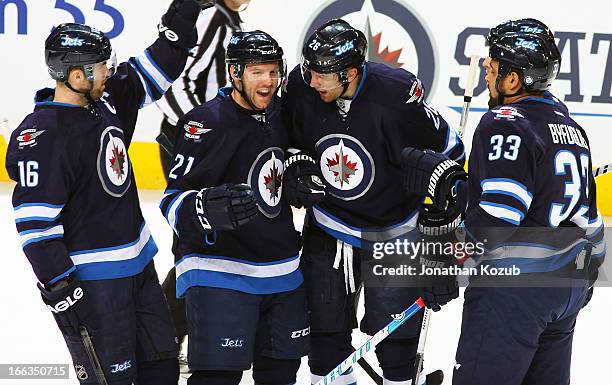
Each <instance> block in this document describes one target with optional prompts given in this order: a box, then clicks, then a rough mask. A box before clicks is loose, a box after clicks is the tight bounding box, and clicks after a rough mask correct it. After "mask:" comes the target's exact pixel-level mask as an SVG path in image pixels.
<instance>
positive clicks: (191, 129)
mask: <svg viewBox="0 0 612 385" xmlns="http://www.w3.org/2000/svg"><path fill="white" fill-rule="evenodd" d="M183 129H184V130H185V139H186V140H189V139H192V140H193V141H194V142H201V141H202V135H203V134H206V133H207V132H209V131H212V128H204V125H203V124H202V123H200V122H196V121H195V120H190V121H189V122H188V123H186V124H185V125H184V126H183Z"/></svg>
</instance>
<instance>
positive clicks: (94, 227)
mask: <svg viewBox="0 0 612 385" xmlns="http://www.w3.org/2000/svg"><path fill="white" fill-rule="evenodd" d="M186 59H187V52H186V51H184V50H181V49H177V48H174V46H172V45H170V44H168V42H166V41H165V40H162V39H158V40H157V41H156V42H155V43H154V44H153V45H151V46H150V47H149V48H147V49H146V50H145V51H144V53H143V55H141V56H139V57H135V58H131V59H130V60H129V61H128V62H126V63H122V64H121V65H120V66H119V67H118V71H117V73H116V74H115V75H114V76H113V77H111V78H110V79H108V80H107V82H106V84H105V92H104V96H103V97H102V98H101V99H100V100H99V101H97V102H95V103H94V104H93V105H92V106H91V108H86V107H80V106H75V105H69V104H63V103H56V102H53V101H52V100H53V95H54V91H53V90H52V89H45V90H41V91H39V92H38V93H37V97H36V101H37V103H36V107H35V109H34V112H33V113H31V114H29V115H28V116H27V117H26V118H25V119H24V121H23V122H22V123H21V124H20V125H19V127H17V129H15V131H14V132H13V133H12V135H11V140H10V143H9V146H8V152H7V157H6V167H7V170H8V173H9V176H10V177H11V179H13V180H15V181H16V182H17V186H16V187H15V190H14V192H13V206H14V208H15V221H16V223H17V231H18V232H19V235H20V237H21V241H22V245H23V250H24V252H25V254H26V256H27V257H28V259H29V261H30V263H31V264H32V267H33V269H34V272H35V274H36V276H37V277H38V279H39V281H40V282H42V283H44V284H51V283H54V282H56V281H57V280H59V279H61V278H62V277H65V276H66V275H68V274H72V275H73V276H76V277H77V278H78V279H83V280H93V279H110V278H120V277H127V276H131V275H135V274H137V273H139V272H141V271H142V270H143V268H144V267H145V266H146V265H147V263H149V261H150V260H151V258H153V256H154V255H155V253H156V252H157V247H156V246H155V242H154V241H153V239H152V238H151V234H150V232H149V229H148V228H147V226H146V224H145V222H144V220H143V217H142V213H141V211H140V207H139V203H138V194H137V191H136V184H135V181H134V174H133V171H132V165H131V163H130V160H129V157H128V151H127V150H128V147H129V145H130V142H131V140H132V135H133V133H134V127H135V125H136V118H137V116H138V110H139V108H140V107H142V106H144V105H146V104H148V103H151V102H153V101H154V100H156V99H158V98H159V97H161V95H162V94H163V92H164V91H165V90H166V89H167V88H168V87H169V86H170V84H171V83H172V81H173V79H175V78H177V77H178V76H179V75H180V73H181V71H182V69H183V66H184V65H185V61H186Z"/></svg>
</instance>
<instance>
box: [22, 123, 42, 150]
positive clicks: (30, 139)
mask: <svg viewBox="0 0 612 385" xmlns="http://www.w3.org/2000/svg"><path fill="white" fill-rule="evenodd" d="M43 132H45V130H40V131H38V130H37V129H36V128H28V129H25V130H23V131H21V132H20V133H19V135H18V136H17V143H19V149H20V150H21V149H22V148H24V147H34V146H36V144H37V143H36V138H37V137H38V136H39V135H41V134H42V133H43Z"/></svg>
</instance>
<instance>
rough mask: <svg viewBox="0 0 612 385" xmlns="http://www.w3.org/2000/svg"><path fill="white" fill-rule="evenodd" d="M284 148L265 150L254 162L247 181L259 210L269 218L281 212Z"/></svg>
mask: <svg viewBox="0 0 612 385" xmlns="http://www.w3.org/2000/svg"><path fill="white" fill-rule="evenodd" d="M283 160H284V153H283V150H282V149H280V148H278V147H270V148H267V149H265V150H263V151H262V152H261V153H260V154H259V155H258V156H257V159H255V162H253V165H252V166H251V170H250V171H249V177H248V180H247V183H248V184H249V186H251V189H252V190H253V193H254V194H255V197H256V198H257V205H258V207H259V211H260V212H261V213H262V214H263V215H265V216H266V217H268V218H274V217H275V216H277V215H278V214H279V213H280V210H281V207H282V205H281V204H280V203H281V200H282V199H281V197H282V192H283V171H284V167H283Z"/></svg>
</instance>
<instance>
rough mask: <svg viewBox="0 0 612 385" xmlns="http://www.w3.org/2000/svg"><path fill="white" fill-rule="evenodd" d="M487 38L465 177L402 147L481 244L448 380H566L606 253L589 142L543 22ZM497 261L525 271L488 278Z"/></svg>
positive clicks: (505, 28)
mask: <svg viewBox="0 0 612 385" xmlns="http://www.w3.org/2000/svg"><path fill="white" fill-rule="evenodd" d="M487 42H488V46H489V57H488V58H486V59H485V61H484V63H483V67H484V68H485V70H486V76H485V80H486V82H487V86H488V89H489V93H490V101H489V107H490V110H489V111H488V112H487V113H486V114H485V115H484V116H483V117H482V119H481V121H480V123H479V124H478V127H477V128H476V131H475V133H474V139H473V144H472V152H471V153H470V161H469V174H468V178H467V181H464V180H465V175H462V172H461V170H460V169H461V167H460V166H459V165H457V164H454V165H452V166H449V160H448V158H447V157H446V156H444V155H442V154H435V153H426V152H422V151H419V150H414V149H411V150H407V151H406V152H404V154H403V155H404V156H403V162H404V164H405V166H406V169H407V173H411V172H414V171H415V170H421V171H422V172H423V174H424V175H426V177H425V178H423V179H422V181H421V188H420V189H421V191H422V192H424V191H425V190H426V189H428V191H429V194H430V195H431V196H432V197H433V198H434V201H436V202H448V201H450V202H451V204H450V205H447V206H448V207H451V208H452V207H459V208H463V207H465V205H466V204H467V210H466V213H465V220H464V222H463V224H462V226H461V228H460V230H461V231H460V232H461V233H464V234H465V240H466V241H469V242H481V243H482V244H484V245H485V247H486V252H485V253H484V254H483V255H481V256H479V257H478V258H476V259H475V261H474V262H475V263H476V264H477V267H479V268H480V270H478V271H480V272H482V274H480V276H478V277H472V278H471V282H470V285H469V286H468V288H467V289H466V292H465V303H464V309H463V322H462V327H461V337H460V340H459V346H458V349H457V354H456V365H455V370H454V376H453V384H455V385H468V384H469V385H480V384H483V385H484V384H493V383H494V384H505V385H506V384H507V385H521V384H522V385H531V384H534V385H535V384H538V385H542V384H543V385H548V384H550V385H553V384H555V385H559V384H569V383H570V361H571V350H572V337H573V330H574V326H575V323H576V317H577V315H578V312H579V311H580V309H581V308H582V307H583V306H585V305H586V303H587V302H588V300H589V299H590V296H591V295H592V291H593V287H592V285H593V283H594V281H595V279H596V278H597V272H598V268H599V266H600V265H601V263H602V262H603V258H604V256H605V251H606V250H605V244H604V239H603V236H604V234H603V233H604V232H603V221H602V217H601V215H600V214H599V212H598V210H597V206H596V186H595V180H594V178H593V176H592V173H591V170H592V162H591V154H590V146H589V141H588V137H587V135H586V132H585V131H584V130H583V128H582V127H580V125H579V124H578V123H576V122H575V121H574V120H573V119H572V118H571V117H570V116H569V113H568V111H567V108H566V107H565V105H563V104H562V103H560V102H559V101H558V100H556V99H555V98H554V97H552V95H551V94H550V93H548V92H547V89H548V87H549V86H550V84H551V83H552V81H553V80H554V79H555V77H556V76H557V74H558V72H559V67H560V65H561V56H560V54H559V51H558V49H557V46H556V44H555V40H554V37H553V34H552V33H551V32H550V30H549V29H548V27H546V25H544V24H543V23H541V22H539V21H537V20H534V19H522V20H516V21H509V22H506V23H503V24H500V25H499V26H497V27H495V28H493V29H491V31H490V34H489V36H488V39H487ZM450 162H451V163H452V161H450ZM442 164H446V166H445V167H441V166H440V165H442ZM434 174H435V175H437V176H438V178H430V177H429V176H430V175H434ZM412 180H413V181H415V180H416V179H414V178H413V179H412ZM449 186H451V187H455V189H456V190H455V191H458V195H457V197H456V202H457V203H456V204H453V203H452V202H454V201H455V198H453V195H455V194H454V193H450V190H449ZM407 187H408V189H409V191H414V190H415V189H416V190H418V189H419V188H418V187H416V184H411V183H407ZM451 190H454V189H451ZM443 205H446V204H445V203H443ZM491 267H495V268H509V269H513V270H514V271H515V272H519V271H520V274H518V275H516V276H510V277H499V276H498V277H491V276H487V275H486V274H485V273H486V271H487V270H486V269H487V268H491ZM483 269H485V270H483ZM517 269H518V270H517ZM513 274H516V273H513ZM509 357H511V359H508V358H509Z"/></svg>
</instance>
